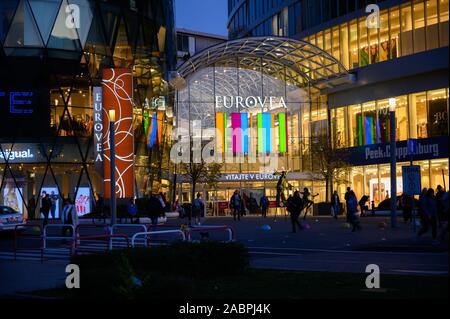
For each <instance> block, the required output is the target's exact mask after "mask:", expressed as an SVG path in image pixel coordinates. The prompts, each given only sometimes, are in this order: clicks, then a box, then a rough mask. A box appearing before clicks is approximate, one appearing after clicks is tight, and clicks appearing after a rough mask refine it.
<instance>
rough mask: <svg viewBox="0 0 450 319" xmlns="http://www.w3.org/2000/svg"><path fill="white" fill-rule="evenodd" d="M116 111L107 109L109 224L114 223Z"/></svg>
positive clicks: (115, 213)
mask: <svg viewBox="0 0 450 319" xmlns="http://www.w3.org/2000/svg"><path fill="white" fill-rule="evenodd" d="M115 121H116V111H115V110H110V111H109V150H110V151H109V161H110V171H109V172H110V174H109V175H110V179H111V182H110V191H111V204H110V205H111V225H114V224H115V223H116V217H117V211H116V210H117V207H116V143H115V133H116V132H115V125H114V123H115Z"/></svg>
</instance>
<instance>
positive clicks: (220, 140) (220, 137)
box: [216, 112, 225, 154]
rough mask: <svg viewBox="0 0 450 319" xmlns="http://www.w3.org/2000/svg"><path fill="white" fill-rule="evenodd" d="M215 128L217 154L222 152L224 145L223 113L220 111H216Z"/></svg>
mask: <svg viewBox="0 0 450 319" xmlns="http://www.w3.org/2000/svg"><path fill="white" fill-rule="evenodd" d="M216 129H217V131H216V132H217V136H216V145H217V152H219V154H223V153H224V145H225V117H224V113H222V112H217V113H216Z"/></svg>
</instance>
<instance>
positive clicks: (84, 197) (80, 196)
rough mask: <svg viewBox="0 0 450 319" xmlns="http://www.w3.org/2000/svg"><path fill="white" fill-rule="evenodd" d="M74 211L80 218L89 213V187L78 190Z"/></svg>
mask: <svg viewBox="0 0 450 319" xmlns="http://www.w3.org/2000/svg"><path fill="white" fill-rule="evenodd" d="M75 191H76V190H75ZM75 209H76V211H77V214H78V216H80V217H81V216H84V215H86V214H89V213H90V212H91V191H90V188H89V187H80V188H78V192H77V197H76V198H75Z"/></svg>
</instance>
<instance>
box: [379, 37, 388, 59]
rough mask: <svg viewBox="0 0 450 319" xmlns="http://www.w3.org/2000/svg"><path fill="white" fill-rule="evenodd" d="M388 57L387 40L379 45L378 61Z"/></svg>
mask: <svg viewBox="0 0 450 319" xmlns="http://www.w3.org/2000/svg"><path fill="white" fill-rule="evenodd" d="M388 59H389V41H383V42H381V45H380V61H387V60H388Z"/></svg>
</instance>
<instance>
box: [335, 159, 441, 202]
mask: <svg viewBox="0 0 450 319" xmlns="http://www.w3.org/2000/svg"><path fill="white" fill-rule="evenodd" d="M407 165H409V162H403V163H397V195H398V196H400V195H401V194H402V192H403V184H402V166H407ZM413 165H420V168H421V172H420V173H421V186H422V188H423V187H426V188H430V187H431V188H433V189H436V187H437V186H438V185H441V186H444V185H448V182H449V173H448V172H449V169H448V158H443V159H433V160H424V161H414V162H413ZM348 181H349V184H350V185H351V186H352V189H353V190H354V192H355V194H356V196H357V197H358V199H359V198H361V197H362V196H363V195H367V196H369V198H370V200H369V201H370V202H372V201H373V202H374V205H375V208H376V207H378V205H379V204H380V203H381V202H382V201H383V200H385V199H386V198H389V197H390V196H391V185H390V183H391V170H390V165H389V164H379V165H366V166H356V167H352V168H351V169H350V171H349V174H348ZM347 186H348V185H347V184H335V185H334V189H336V190H338V193H339V196H340V197H341V198H343V197H344V194H345V192H346V187H347ZM369 207H370V206H369Z"/></svg>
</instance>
